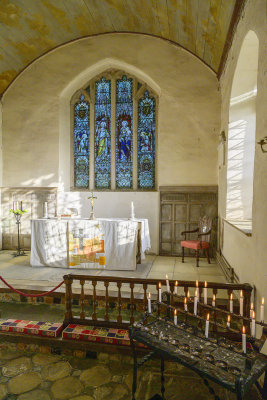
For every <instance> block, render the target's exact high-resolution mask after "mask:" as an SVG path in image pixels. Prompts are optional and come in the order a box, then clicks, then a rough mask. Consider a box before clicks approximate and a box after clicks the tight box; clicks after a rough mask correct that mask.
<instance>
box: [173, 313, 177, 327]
mask: <svg viewBox="0 0 267 400" xmlns="http://www.w3.org/2000/svg"><path fill="white" fill-rule="evenodd" d="M173 322H174V325H177V310H176V309H175V310H174V316H173Z"/></svg>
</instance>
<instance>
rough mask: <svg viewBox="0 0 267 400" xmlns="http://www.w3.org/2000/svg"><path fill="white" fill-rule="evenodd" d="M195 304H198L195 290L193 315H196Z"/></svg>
mask: <svg viewBox="0 0 267 400" xmlns="http://www.w3.org/2000/svg"><path fill="white" fill-rule="evenodd" d="M197 302H198V298H197V290H196V292H195V297H194V315H197Z"/></svg>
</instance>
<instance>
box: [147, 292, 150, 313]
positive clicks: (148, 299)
mask: <svg viewBox="0 0 267 400" xmlns="http://www.w3.org/2000/svg"><path fill="white" fill-rule="evenodd" d="M147 301H148V314H151V294H150V293H148V298H147Z"/></svg>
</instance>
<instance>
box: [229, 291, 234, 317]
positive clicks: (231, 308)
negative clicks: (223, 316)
mask: <svg viewBox="0 0 267 400" xmlns="http://www.w3.org/2000/svg"><path fill="white" fill-rule="evenodd" d="M233 312H234V304H233V293H231V294H230V313H233Z"/></svg>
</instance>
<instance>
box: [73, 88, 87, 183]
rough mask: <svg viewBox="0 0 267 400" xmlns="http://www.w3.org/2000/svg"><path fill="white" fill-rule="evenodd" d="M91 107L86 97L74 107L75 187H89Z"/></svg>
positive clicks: (81, 98)
mask: <svg viewBox="0 0 267 400" xmlns="http://www.w3.org/2000/svg"><path fill="white" fill-rule="evenodd" d="M89 137H90V105H89V102H88V101H86V100H85V98H84V95H81V96H80V99H79V101H78V102H77V103H76V104H75V106H74V186H75V187H78V188H88V187H89Z"/></svg>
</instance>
